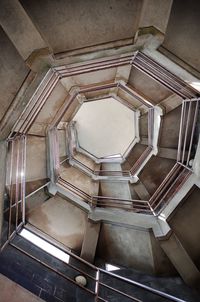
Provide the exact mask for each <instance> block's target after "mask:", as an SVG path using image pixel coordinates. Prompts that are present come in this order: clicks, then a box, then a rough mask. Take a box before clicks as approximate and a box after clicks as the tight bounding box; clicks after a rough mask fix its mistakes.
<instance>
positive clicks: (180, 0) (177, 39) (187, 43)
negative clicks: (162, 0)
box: [163, 0, 200, 71]
mask: <svg viewBox="0 0 200 302" xmlns="http://www.w3.org/2000/svg"><path fill="white" fill-rule="evenodd" d="M199 11H200V2H199V1H187V0H174V1H173V5H172V10H171V15H170V19H169V23H168V27H167V32H166V36H165V40H164V43H163V46H164V47H165V48H166V49H168V50H169V51H170V52H172V53H173V54H174V55H175V56H177V57H179V58H180V59H182V60H183V61H184V62H186V63H187V64H190V65H191V66H192V67H194V68H195V69H196V70H198V71H200V59H199V47H200V41H199V26H200V19H199Z"/></svg>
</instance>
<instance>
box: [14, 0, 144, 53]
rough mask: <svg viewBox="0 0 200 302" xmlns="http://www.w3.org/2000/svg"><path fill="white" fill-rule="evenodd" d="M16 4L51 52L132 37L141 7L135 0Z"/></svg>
mask: <svg viewBox="0 0 200 302" xmlns="http://www.w3.org/2000/svg"><path fill="white" fill-rule="evenodd" d="M20 2H21V3H22V5H23V7H24V8H25V10H26V11H27V13H28V14H29V15H30V16H31V18H32V20H33V21H34V23H35V24H36V26H38V27H39V29H40V31H41V33H42V35H44V37H45V39H47V41H48V43H49V44H50V45H51V46H52V48H53V50H54V52H55V53H58V52H63V51H66V50H71V49H77V48H81V47H86V46H91V45H96V44H100V43H106V42H109V41H115V40H120V39H124V38H130V37H133V36H134V34H135V32H136V30H137V25H138V19H139V14H140V10H141V4H142V1H138V0H134V1H133V0H131V1H130V0H125V1H114V0H111V1H107V0H103V1H96V2H94V1H92V0H87V1H82V0H79V1H75V2H74V1H67V2H66V1H64V0H62V1H59V5H58V3H57V2H54V1H53V2H52V1H49V0H45V1H42V2H40V1H35V0H34V1H28V2H27V1H23V0H21V1H20ZM119 20H120V23H119V22H118V21H119Z"/></svg>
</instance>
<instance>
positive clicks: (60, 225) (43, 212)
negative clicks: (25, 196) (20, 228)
mask: <svg viewBox="0 0 200 302" xmlns="http://www.w3.org/2000/svg"><path fill="white" fill-rule="evenodd" d="M27 216H28V217H27V220H28V222H30V223H31V224H33V225H34V226H35V227H37V228H39V229H40V230H41V231H43V232H45V233H46V234H48V235H50V236H51V237H53V238H54V239H56V240H57V241H59V242H61V243H62V244H64V245H65V246H67V247H69V248H71V249H73V250H75V251H77V252H80V250H81V246H82V242H83V236H84V232H85V228H86V222H87V216H86V214H85V213H84V212H83V211H81V210H80V209H78V208H77V207H76V206H74V205H72V204H71V203H69V202H68V201H67V200H64V199H63V198H62V197H60V196H57V195H56V196H55V197H52V198H50V199H48V200H47V201H46V202H44V203H43V204H42V205H40V206H38V207H37V208H35V209H33V210H32V211H30V212H29V214H28V215H27Z"/></svg>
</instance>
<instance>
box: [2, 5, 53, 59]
mask: <svg viewBox="0 0 200 302" xmlns="http://www.w3.org/2000/svg"><path fill="white" fill-rule="evenodd" d="M0 24H1V26H2V28H3V30H4V31H5V32H6V34H7V35H8V37H9V38H10V40H11V41H12V43H13V44H14V45H15V47H16V49H17V50H18V52H19V54H20V55H21V56H22V58H23V59H24V60H27V59H28V58H29V56H30V55H31V54H32V53H33V52H34V51H36V50H41V49H43V50H44V49H48V46H47V44H46V42H45V41H44V40H43V38H42V36H41V35H40V33H39V32H38V30H37V28H36V27H35V25H34V24H33V22H32V21H31V19H30V18H29V16H28V15H27V13H26V12H25V10H24V8H23V7H22V6H21V4H20V2H19V1H18V0H2V1H1V10H0Z"/></svg>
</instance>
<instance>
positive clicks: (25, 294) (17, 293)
mask: <svg viewBox="0 0 200 302" xmlns="http://www.w3.org/2000/svg"><path fill="white" fill-rule="evenodd" d="M0 292H1V302H8V301H10V302H27V301H29V302H42V301H44V300H42V299H40V298H39V297H37V296H35V295H33V294H32V293H31V292H29V291H28V290H26V289H25V288H23V287H21V286H20V285H18V284H17V283H15V282H13V281H11V280H10V279H8V278H7V277H5V276H3V275H1V274H0Z"/></svg>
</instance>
